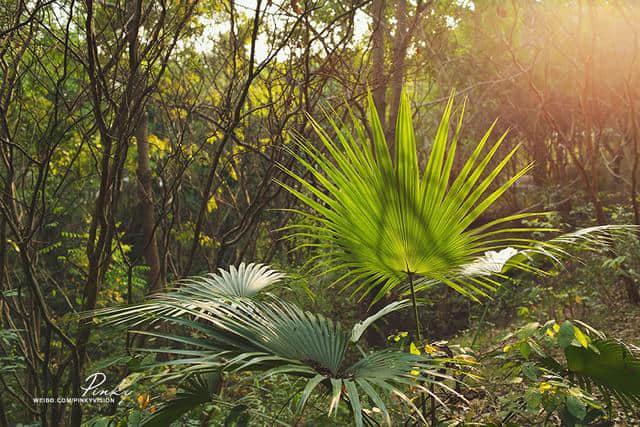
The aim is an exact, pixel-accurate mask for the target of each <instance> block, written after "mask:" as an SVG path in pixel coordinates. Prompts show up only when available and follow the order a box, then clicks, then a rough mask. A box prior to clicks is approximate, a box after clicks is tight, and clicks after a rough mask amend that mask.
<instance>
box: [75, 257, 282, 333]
mask: <svg viewBox="0 0 640 427" xmlns="http://www.w3.org/2000/svg"><path fill="white" fill-rule="evenodd" d="M284 277H286V275H285V274H284V273H280V272H278V271H275V270H273V269H271V267H269V266H268V265H264V264H254V263H250V264H245V263H244V262H243V263H241V264H240V265H239V266H238V267H235V266H230V267H229V269H228V270H224V269H222V268H221V269H219V270H218V273H217V274H213V273H209V274H208V275H206V276H200V277H189V278H187V279H183V280H179V281H177V282H175V283H174V284H173V285H172V287H171V288H170V289H169V290H168V291H167V292H163V293H158V294H155V295H152V296H151V297H150V298H149V300H148V301H145V302H143V303H141V304H135V305H130V306H127V307H109V308H105V309H99V310H95V311H92V312H90V313H87V314H86V315H85V317H92V316H98V317H99V318H100V319H101V320H102V321H103V322H105V323H109V324H125V323H126V324H128V325H130V326H135V325H137V324H138V323H141V322H148V321H149V320H150V318H149V316H150V315H152V316H155V317H156V318H157V319H160V318H164V317H172V316H174V317H179V316H181V315H182V314H184V313H185V309H187V308H193V304H192V303H193V301H200V302H204V303H207V302H209V301H210V300H211V299H212V297H213V296H215V295H219V296H236V297H245V298H256V297H258V295H259V294H260V293H261V292H263V291H264V290H265V289H267V288H268V287H270V286H272V285H274V284H276V283H278V282H279V281H280V280H281V279H283V278H284Z"/></svg>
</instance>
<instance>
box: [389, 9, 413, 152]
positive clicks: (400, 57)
mask: <svg viewBox="0 0 640 427" xmlns="http://www.w3.org/2000/svg"><path fill="white" fill-rule="evenodd" d="M408 37H409V31H408V28H407V0H399V1H398V3H397V4H396V31H395V38H394V40H393V60H392V61H393V62H392V63H391V91H392V98H391V113H390V114H389V123H388V125H387V127H386V131H387V142H388V144H389V148H390V149H391V152H392V154H393V151H394V145H395V141H394V135H395V131H396V116H397V115H398V108H399V106H400V94H401V93H402V85H403V83H404V68H405V67H404V66H405V58H406V56H407V44H408Z"/></svg>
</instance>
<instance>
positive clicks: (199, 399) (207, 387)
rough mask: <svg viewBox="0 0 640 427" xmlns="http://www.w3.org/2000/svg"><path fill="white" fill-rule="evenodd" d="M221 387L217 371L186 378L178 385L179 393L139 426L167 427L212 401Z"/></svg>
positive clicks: (220, 379) (220, 378)
mask: <svg viewBox="0 0 640 427" xmlns="http://www.w3.org/2000/svg"><path fill="white" fill-rule="evenodd" d="M221 386H222V377H221V375H220V372H218V371H213V372H208V373H202V374H196V375H191V376H188V377H187V378H185V380H184V382H183V383H182V384H181V385H180V391H178V392H177V393H176V395H175V396H174V397H172V398H171V399H169V400H167V401H166V402H163V403H162V404H161V405H160V406H159V407H158V408H157V410H156V411H155V412H154V413H153V414H151V415H149V416H148V417H145V418H144V419H143V421H142V423H141V425H142V426H143V427H163V426H168V425H170V424H171V423H172V422H174V421H176V420H177V419H179V418H180V417H181V416H182V415H184V414H186V413H187V412H189V411H190V410H192V409H194V408H196V407H197V406H199V405H201V404H203V403H206V402H210V401H212V400H213V399H214V397H215V395H217V394H218V393H219V392H220V387H221Z"/></svg>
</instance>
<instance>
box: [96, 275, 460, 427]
mask: <svg viewBox="0 0 640 427" xmlns="http://www.w3.org/2000/svg"><path fill="white" fill-rule="evenodd" d="M247 271H252V272H253V274H249V273H247ZM281 277H282V275H281V274H279V273H277V272H275V271H273V270H271V269H269V268H268V267H266V266H256V265H253V264H250V265H248V266H246V267H243V266H241V267H240V268H238V269H236V268H234V267H232V268H231V269H230V270H229V271H228V272H226V271H221V272H220V273H219V275H218V276H217V278H216V279H215V280H213V281H212V280H211V278H210V277H203V278H197V277H196V278H191V279H189V280H187V281H182V282H179V283H178V285H179V287H176V288H174V289H173V290H170V291H169V292H167V293H164V294H157V295H155V296H153V297H152V298H150V300H149V301H147V302H144V303H141V304H137V305H133V306H129V307H124V308H109V309H103V310H99V311H98V312H94V313H92V315H98V316H99V317H100V319H101V321H102V322H104V323H106V324H127V325H143V324H146V323H154V322H158V321H161V322H163V324H164V326H165V327H164V328H163V330H165V331H172V332H163V331H160V330H140V331H136V333H139V334H143V335H146V336H150V337H153V338H159V339H161V340H163V341H164V342H168V343H170V344H173V345H172V346H169V347H170V348H162V349H158V348H153V347H149V348H145V349H141V350H144V351H148V352H154V353H168V354H170V355H173V356H174V358H173V359H172V360H170V361H169V362H165V363H163V364H166V365H169V366H171V367H173V368H174V369H173V370H172V371H170V372H166V371H163V373H162V374H161V379H162V380H163V381H168V380H173V379H180V380H184V379H185V378H194V377H195V378H199V379H200V380H199V381H198V382H197V383H196V385H200V388H198V389H203V387H204V388H207V389H210V388H211V387H210V386H209V385H207V384H208V383H206V381H204V380H203V378H205V376H207V375H210V374H211V372H217V371H232V372H241V371H252V372H262V375H263V377H266V376H270V375H274V374H286V375H293V376H296V377H299V378H306V385H305V387H304V388H303V389H302V391H301V397H300V400H299V404H298V408H299V409H300V410H301V409H302V408H303V407H304V406H305V404H306V402H307V400H308V399H309V396H310V395H311V393H312V392H313V391H314V390H316V388H318V387H322V388H323V389H324V390H325V393H326V394H327V395H328V396H329V413H330V414H335V413H337V409H338V406H339V405H340V403H341V402H348V404H349V406H350V408H351V409H352V414H353V417H354V421H355V424H356V426H361V425H363V423H364V421H363V420H364V419H365V418H366V417H368V415H366V413H365V412H364V411H363V408H364V405H365V402H366V401H370V402H371V403H372V404H373V405H375V406H376V407H378V408H379V409H380V410H381V413H382V415H383V416H384V418H385V421H386V423H387V424H389V425H390V423H391V420H390V415H389V412H388V410H387V408H386V406H385V403H384V401H385V399H384V398H383V397H384V396H385V395H395V396H397V397H400V398H401V399H402V400H404V401H405V402H406V403H407V404H408V405H409V406H411V407H413V403H412V402H411V400H410V399H409V398H408V397H407V396H406V395H405V394H404V393H403V392H402V387H415V388H417V389H420V390H422V391H424V392H426V393H429V394H431V393H432V392H431V391H430V390H429V389H427V388H426V387H425V386H424V385H423V384H433V385H436V386H438V387H442V388H443V389H446V390H448V391H450V392H452V393H455V394H456V395H458V393H457V392H455V391H454V390H453V389H451V388H450V387H449V386H448V385H447V384H446V383H445V380H446V381H449V382H451V381H453V382H456V381H457V380H456V379H455V378H453V377H452V376H450V375H448V374H447V373H446V371H443V363H444V362H446V360H444V359H437V358H431V357H428V356H420V355H414V354H410V353H406V352H403V351H399V350H381V351H372V352H368V353H365V352H364V351H362V350H361V349H360V348H359V347H358V346H357V343H358V341H359V340H360V338H361V336H362V334H363V333H364V331H365V330H366V329H367V328H368V327H369V326H370V325H371V324H372V323H373V322H375V321H376V320H378V319H379V318H381V317H382V316H384V315H386V314H388V313H390V312H392V311H395V310H399V309H402V308H404V307H406V306H408V305H409V304H410V302H409V301H407V300H403V301H396V302H393V303H391V304H389V305H387V306H386V307H384V308H383V309H382V310H380V311H379V312H377V313H376V314H374V315H372V316H370V317H368V318H367V319H365V320H364V321H362V322H359V323H357V324H356V325H354V326H353V328H352V329H351V331H347V330H345V329H344V328H343V326H342V325H341V324H340V322H335V321H333V320H331V319H328V318H326V317H324V316H322V315H318V314H313V313H310V312H307V311H304V310H302V309H300V308H299V307H297V306H295V305H293V304H290V303H287V302H282V301H279V300H277V299H276V298H269V297H268V296H267V298H266V300H265V299H263V300H260V299H259V298H258V293H257V292H238V291H237V290H238V289H245V290H246V289H249V288H251V289H256V288H260V289H264V287H265V286H253V285H251V283H254V284H255V283H260V284H265V283H267V282H272V283H273V282H276V281H277V280H279V279H280V278H281ZM212 283H213V284H212ZM239 293H241V294H242V295H240V296H239V295H238V294H239ZM350 347H355V348H353V349H352V351H351V353H356V354H359V357H358V358H357V360H356V361H355V362H353V358H352V357H348V354H349V348H350ZM458 362H459V361H458ZM205 386H206V387H205ZM192 389H193V387H191V386H189V387H187V390H186V392H185V393H183V394H181V395H180V396H178V398H177V399H175V402H167V403H166V404H165V405H163V406H162V408H161V409H162V414H167V416H168V415H171V417H172V418H174V419H175V417H176V416H179V415H180V414H181V413H184V411H187V410H189V409H191V408H193V407H194V406H196V405H198V404H201V403H203V402H205V401H210V400H209V398H208V397H207V396H209V394H207V395H206V396H205V397H203V396H202V393H195V392H193V390H192ZM460 397H461V396H460ZM434 398H437V397H436V396H435V395H434ZM174 403H175V405H174ZM414 409H415V408H414ZM181 411H182V412H181ZM415 413H416V415H417V416H418V417H420V416H421V415H420V413H419V412H418V411H416V412H415ZM162 414H161V415H157V416H154V417H151V418H150V419H149V420H148V422H149V425H154V423H156V422H158V420H160V419H162V417H163V416H164V415H162Z"/></svg>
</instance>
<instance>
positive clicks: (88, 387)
mask: <svg viewBox="0 0 640 427" xmlns="http://www.w3.org/2000/svg"><path fill="white" fill-rule="evenodd" d="M84 382H85V386H84V387H83V386H80V388H81V389H82V390H83V393H82V397H115V396H120V397H122V396H127V395H129V394H130V393H131V392H130V391H126V390H120V389H119V388H118V386H116V387H114V388H108V387H104V386H103V385H104V383H105V382H107V376H106V375H105V374H104V373H102V372H95V373H93V374H91V375H89V376H88V377H87V378H86V379H85V380H84Z"/></svg>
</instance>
